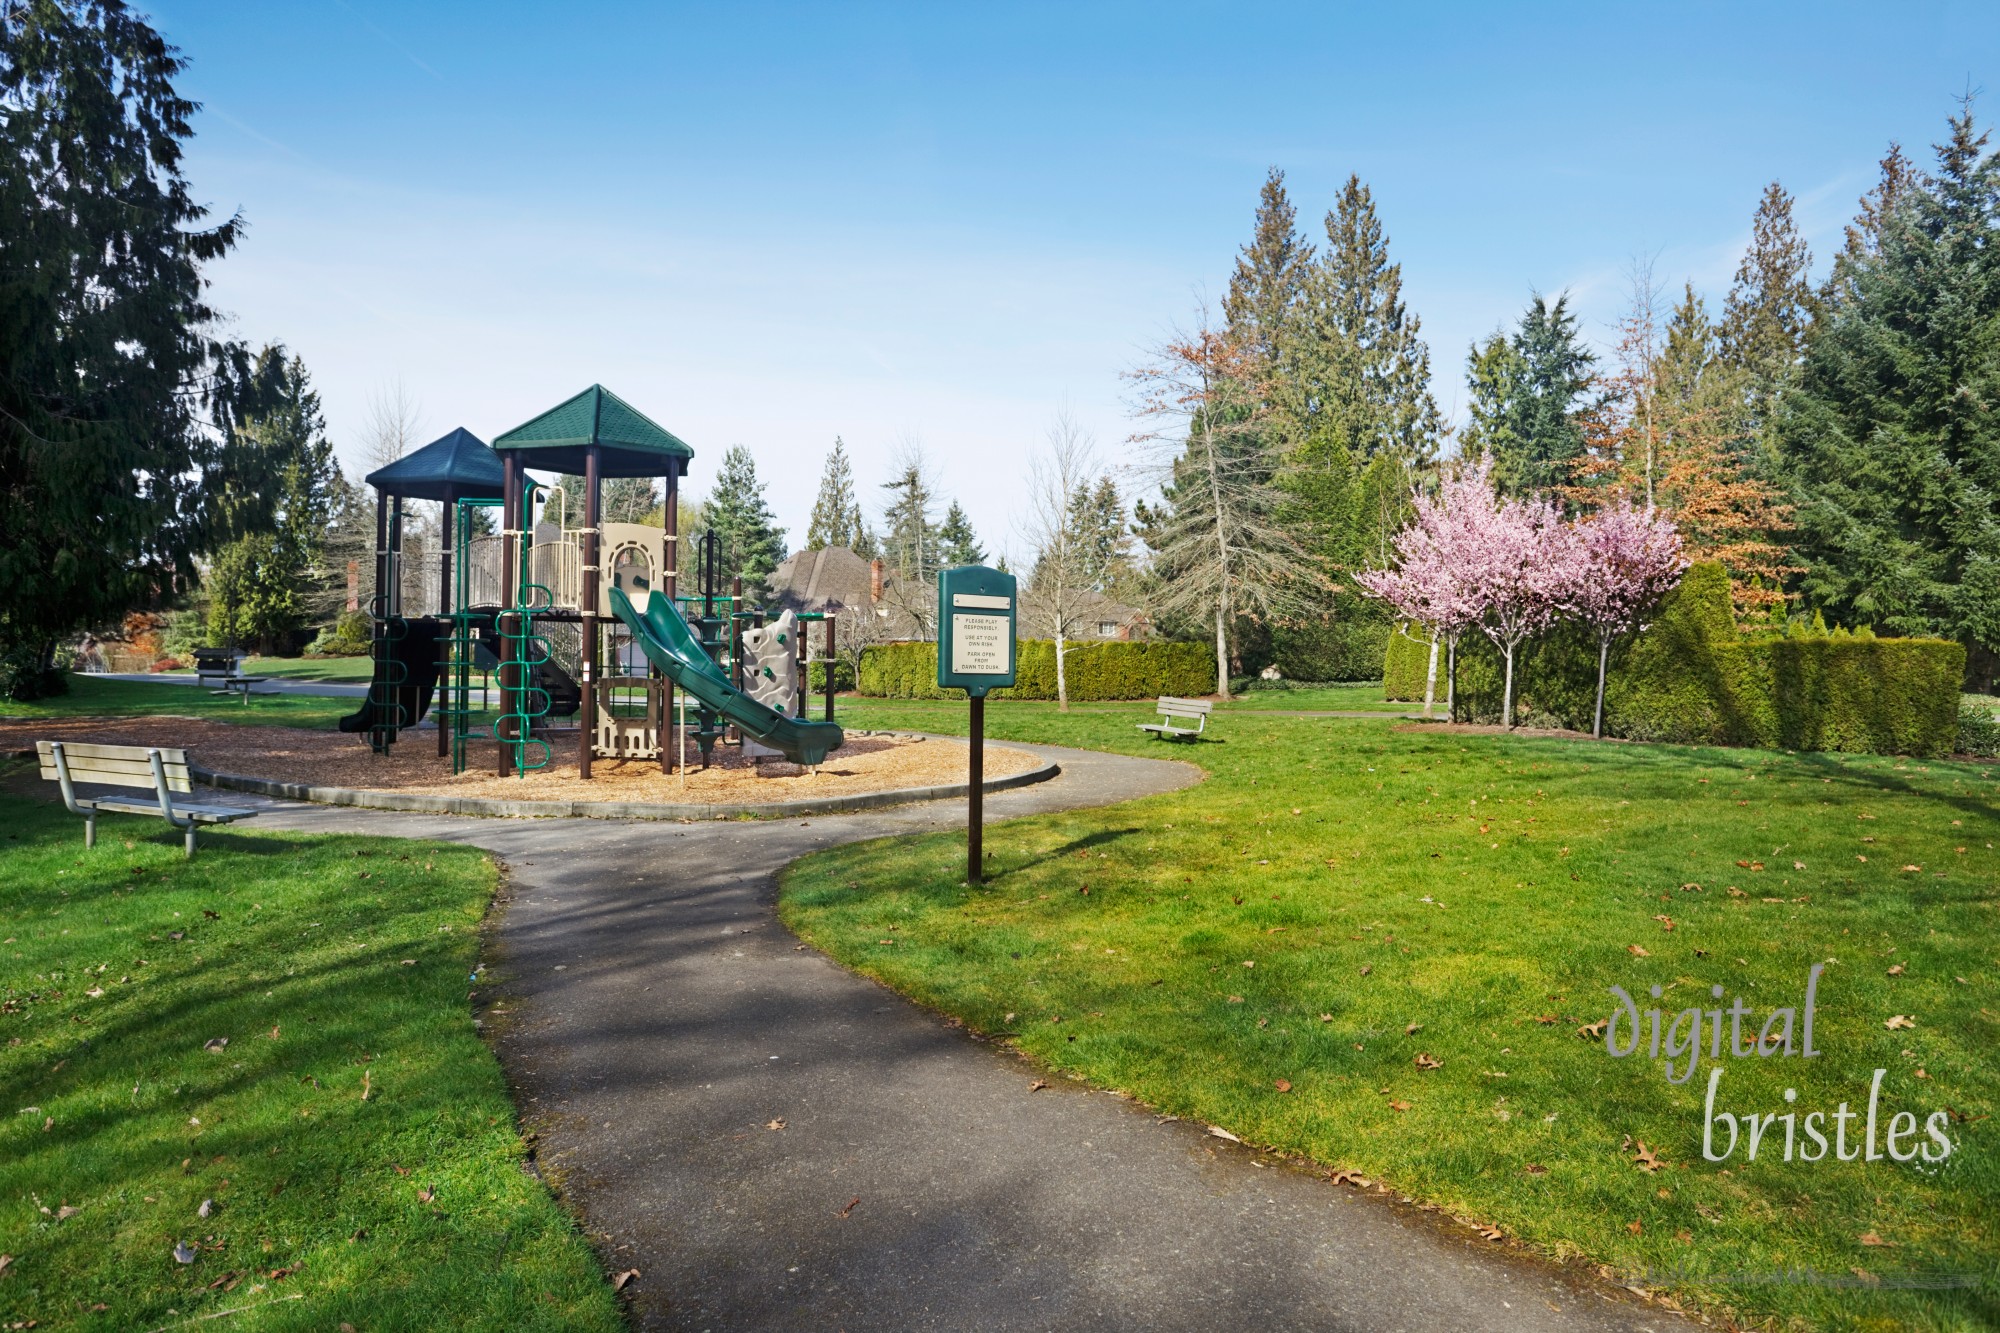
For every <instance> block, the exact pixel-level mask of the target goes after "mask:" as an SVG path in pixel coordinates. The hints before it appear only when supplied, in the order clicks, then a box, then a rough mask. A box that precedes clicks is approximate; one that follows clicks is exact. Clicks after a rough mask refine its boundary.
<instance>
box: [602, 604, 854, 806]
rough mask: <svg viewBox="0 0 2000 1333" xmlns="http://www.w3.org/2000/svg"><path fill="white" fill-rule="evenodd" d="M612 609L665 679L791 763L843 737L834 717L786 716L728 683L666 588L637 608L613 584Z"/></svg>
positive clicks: (811, 757) (810, 761)
mask: <svg viewBox="0 0 2000 1333" xmlns="http://www.w3.org/2000/svg"><path fill="white" fill-rule="evenodd" d="M611 610H612V612H613V614H615V615H616V616H617V617H618V618H619V619H620V620H622V621H624V622H625V624H626V625H627V627H629V628H630V629H631V631H632V638H633V639H634V640H635V641H636V642H637V643H638V645H639V648H640V651H642V652H644V653H645V654H646V657H647V659H648V660H649V661H651V662H652V664H653V665H654V666H656V667H658V668H659V669H660V670H661V671H662V672H664V673H665V674H666V677H667V679H668V680H670V681H672V682H673V683H674V684H676V685H678V686H680V687H681V688H682V689H684V690H686V691H687V692H688V693H689V694H692V695H693V696H694V697H695V698H697V699H699V700H701V701H702V702H703V703H704V704H707V705H708V706H709V707H710V708H713V709H714V710H715V711H716V712H718V713H720V714H722V716H723V717H725V718H727V719H729V721H731V722H733V723H735V724H736V726H737V728H738V729H739V730H741V731H742V732H743V734H744V735H746V736H754V737H755V738H756V739H758V740H759V741H762V742H763V743H764V744H766V745H768V746H770V747H772V748H773V749H775V750H778V751H780V752H782V753H783V754H784V756H785V758H787V759H789V760H791V761H792V762H793V763H795V764H805V765H808V766H810V765H814V764H818V763H821V762H823V761H824V760H825V759H826V756H827V754H828V753H829V752H830V751H833V750H838V749H839V748H840V743H841V741H843V740H844V739H846V738H845V737H844V736H843V735H842V734H841V730H840V726H839V724H838V723H834V722H808V721H806V720H805V719H804V718H798V717H786V716H785V715H784V714H783V713H780V712H776V711H774V710H772V709H769V708H766V707H765V706H764V705H762V704H760V703H758V702H757V701H756V700H755V699H752V698H751V697H750V696H749V695H747V694H745V693H743V691H741V690H739V689H737V688H736V687H735V686H734V685H732V684H730V683H729V677H728V676H726V675H724V674H723V672H722V668H721V667H719V666H717V665H716V664H715V663H714V662H713V661H711V660H710V659H709V656H708V653H707V651H706V650H704V649H703V648H702V646H701V640H699V639H697V638H696V637H695V634H694V631H693V630H692V629H689V628H688V623H687V621H685V620H683V619H681V613H680V612H679V611H677V610H675V609H674V604H673V601H672V599H670V598H669V597H668V596H667V595H666V594H665V593H663V592H660V591H658V590H657V589H656V590H654V592H653V594H652V595H651V596H650V597H649V598H648V599H647V601H646V610H645V612H644V614H641V613H640V611H639V609H638V608H637V607H635V606H633V605H632V599H631V598H629V597H627V596H626V595H625V590H624V589H623V588H615V587H614V588H613V589H612V590H611Z"/></svg>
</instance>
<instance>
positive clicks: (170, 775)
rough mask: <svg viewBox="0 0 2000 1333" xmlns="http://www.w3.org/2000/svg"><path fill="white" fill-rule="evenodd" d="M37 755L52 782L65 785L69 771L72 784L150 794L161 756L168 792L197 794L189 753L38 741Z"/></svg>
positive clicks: (139, 747)
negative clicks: (155, 761) (155, 758)
mask: <svg viewBox="0 0 2000 1333" xmlns="http://www.w3.org/2000/svg"><path fill="white" fill-rule="evenodd" d="M57 747H61V750H62V764H61V765H60V766H59V765H58V764H57V763H56V750H57ZM35 753H36V755H37V756H38V757H39V758H40V759H41V763H42V777H43V778H45V779H47V780H48V781H50V782H59V781H61V780H62V769H63V768H64V767H66V768H68V769H69V778H70V781H72V782H94V783H99V784H101V785H103V786H107V787H144V788H146V789H147V790H149V791H150V790H155V789H156V788H157V782H156V780H155V778H154V775H153V756H154V755H155V754H157V755H159V756H160V769H161V772H162V773H163V774H164V775H165V776H166V780H167V790H168V791H175V792H192V791H193V790H194V778H193V776H192V775H191V774H190V773H189V772H188V762H187V751H186V750H168V749H155V748H149V747H147V746H144V745H86V744H84V743H83V742H81V741H36V742H35Z"/></svg>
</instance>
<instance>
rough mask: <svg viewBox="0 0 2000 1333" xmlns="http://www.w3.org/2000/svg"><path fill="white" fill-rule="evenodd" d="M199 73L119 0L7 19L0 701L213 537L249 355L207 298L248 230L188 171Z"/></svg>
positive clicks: (174, 577)
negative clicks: (206, 202) (5, 511)
mask: <svg viewBox="0 0 2000 1333" xmlns="http://www.w3.org/2000/svg"><path fill="white" fill-rule="evenodd" d="M183 68H184V66H183V63H182V61H181V59H180V57H179V55H178V54H177V53H176V52H175V50H174V48H172V47H171V46H169V45H167V43H166V42H164V41H163V40H161V38H160V35H159V34H158V33H157V32H155V31H154V30H153V29H152V28H151V27H149V26H148V25H147V24H146V23H145V22H144V21H142V20H141V19H140V18H139V17H138V16H137V15H135V14H133V13H132V12H131V11H130V10H128V9H127V8H126V6H125V5H124V4H122V3H120V2H119V0H99V2H98V3H94V4H90V5H83V4H76V3H65V0H18V2H17V3H12V4H8V5H6V6H4V7H0V106H4V108H5V111H4V115H0V160H4V161H5V162H6V164H7V165H6V169H5V170H4V171H0V495H5V496H6V497H7V501H8V508H9V511H10V512H11V513H12V514H14V515H15V516H17V518H18V519H19V521H18V522H16V523H14V524H13V526H12V527H11V529H10V530H9V532H8V536H7V540H6V541H4V542H0V587H4V588H6V590H7V595H6V598H5V601H4V605H0V692H12V693H14V694H16V695H17V696H20V697H33V696H34V695H35V694H36V693H38V692H40V691H41V690H43V689H46V688H60V685H61V678H60V677H59V676H54V675H52V673H51V672H50V671H49V664H50V662H51V660H52V656H53V652H54V647H55V641H56V639H57V636H59V635H61V634H64V633H66V632H68V631H71V630H74V629H77V628H80V627H82V626H85V625H88V624H91V623H94V622H102V621H106V620H111V619H114V618H116V617H118V616H120V615H122V614H124V612H126V611H127V610H129V609H130V608H132V607H134V606H141V605H144V604H146V603H147V602H148V601H149V600H151V599H154V598H157V597H160V596H163V595H169V594H170V593H171V592H172V591H173V590H174V589H176V588H178V587H185V586H187V584H188V583H189V582H190V581H191V578H192V574H193V568H194V566H193V561H194V558H195V556H196V554H197V553H198V552H200V551H201V550H202V549H204V547H206V546H207V545H208V544H209V539H208V534H207V532H206V531H205V530H204V520H205V515H204V513H203V507H202V491H201V485H202V481H203V478H204V473H205V472H206V470H207V469H208V468H209V467H210V466H211V465H212V464H213V462H214V457H215V452H216V446H217V442H218V440H219V439H226V438H228V436H229V434H230V432H231V429H232V426H233V420H234V416H233V412H234V407H235V404H236V403H237V401H239V400H238V397H237V391H238V390H239V389H240V388H241V387H242V385H243V383H244V382H245V381H246V380H247V378H248V372H249V358H248V355H247V353H246V352H245V351H244V350H243V349H242V348H240V347H237V346H234V345H229V344H223V343H220V342H217V341H216V340H215V339H214V336H213V325H214V322H215V315H214V312H213V311H211V310H210V309H209V308H208V306H207V305H206V304H205V303H204V301H203V294H202V288H203V285H204V283H203V278H202V265H204V264H205V263H209V262H212V261H214V260H216V259H219V258H221V257H222V256H223V255H225V254H226V253H228V251H229V250H230V249H231V248H232V247H233V246H234V245H235V244H236V240H237V236H238V232H239V229H240V226H241V222H240V220H239V219H236V218H231V219H229V220H228V221H226V222H224V223H222V224H221V225H220V226H209V227H204V226H203V225H202V222H203V219H204V218H205V217H206V216H207V210H205V209H203V208H202V207H201V206H200V205H198V204H196V203H195V202H194V200H193V198H192V196H191V193H190V191H189V188H188V183H187V181H186V179H185V178H184V177H183V176H182V175H181V154H182V151H183V144H184V141H185V140H186V139H187V138H188V137H189V135H190V134H191V130H190V127H189V123H188V120H189V117H190V115H191V114H192V113H193V111H194V109H195V108H194V104H193V103H191V102H189V101H187V100H186V99H185V98H183V97H181V96H180V95H179V94H178V93H177V92H175V90H174V86H173V84H174V79H175V78H176V77H177V76H179V75H180V73H181V72H182V70H183ZM203 409H206V411H207V413H208V416H209V418H210V419H209V420H206V421H205V420H203V418H202V415H201V413H202V411H203Z"/></svg>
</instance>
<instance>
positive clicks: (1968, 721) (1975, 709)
mask: <svg viewBox="0 0 2000 1333" xmlns="http://www.w3.org/2000/svg"><path fill="white" fill-rule="evenodd" d="M1958 752H1959V753H1960V754H1976V755H1978V756H1980V757H1981V758H1983V759H1992V758H1995V757H2000V717H1995V716H1994V715H1993V705H1992V704H1990V703H1986V702H1984V701H1981V702H1978V703H1963V704H1960V705H1959V709H1958Z"/></svg>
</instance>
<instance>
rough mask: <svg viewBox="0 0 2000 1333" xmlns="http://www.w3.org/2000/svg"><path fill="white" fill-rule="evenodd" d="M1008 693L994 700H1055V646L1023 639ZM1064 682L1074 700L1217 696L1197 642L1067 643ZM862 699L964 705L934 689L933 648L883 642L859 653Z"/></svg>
mask: <svg viewBox="0 0 2000 1333" xmlns="http://www.w3.org/2000/svg"><path fill="white" fill-rule="evenodd" d="M1014 668H1015V671H1014V680H1015V684H1014V687H1013V688H1012V689H1006V690H995V691H993V693H992V695H991V696H990V697H991V698H995V699H1053V698H1055V697H1056V646H1055V644H1054V643H1053V642H1051V641H1050V640H1048V639H1022V640H1020V641H1019V643H1018V645H1017V647H1016V655H1015V661H1014ZM1063 676H1064V678H1065V681H1066V682H1067V684H1068V686H1069V697H1070V698H1071V699H1072V700H1093V699H1096V700H1102V699H1155V698H1158V697H1159V696H1160V695H1163V694H1174V695H1181V696H1185V697H1198V696H1200V695H1204V694H1213V693H1214V692H1215V650H1214V649H1213V648H1211V647H1209V646H1208V645H1207V644H1203V643H1087V644H1071V645H1069V646H1068V647H1067V648H1066V649H1065V651H1064V653H1063ZM859 690H860V693H862V694H866V695H875V696H878V697H881V698H889V699H962V698H964V697H965V692H964V691H963V690H941V689H939V688H938V684H937V645H936V644H934V643H886V644H878V645H876V646H875V647H872V648H867V649H864V650H863V651H862V654H861V679H860V684H859Z"/></svg>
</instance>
